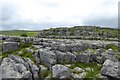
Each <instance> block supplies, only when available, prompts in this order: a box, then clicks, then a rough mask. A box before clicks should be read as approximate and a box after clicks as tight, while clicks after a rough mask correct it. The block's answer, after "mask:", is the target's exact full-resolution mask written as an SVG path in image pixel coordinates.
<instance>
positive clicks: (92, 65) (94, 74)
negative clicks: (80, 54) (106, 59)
mask: <svg viewBox="0 0 120 80" xmlns="http://www.w3.org/2000/svg"><path fill="white" fill-rule="evenodd" d="M75 67H80V68H82V69H84V70H85V69H86V68H88V67H89V68H90V69H93V71H92V70H90V71H87V70H85V71H86V76H84V78H98V74H99V73H100V71H101V68H102V65H97V63H74V64H73V65H71V66H70V67H69V68H71V69H74V68H75Z"/></svg>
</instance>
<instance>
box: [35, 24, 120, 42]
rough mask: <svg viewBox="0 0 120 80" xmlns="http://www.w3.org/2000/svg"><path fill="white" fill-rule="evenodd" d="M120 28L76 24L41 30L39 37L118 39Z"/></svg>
mask: <svg viewBox="0 0 120 80" xmlns="http://www.w3.org/2000/svg"><path fill="white" fill-rule="evenodd" d="M118 31H120V30H118V29H116V28H107V27H106V28H103V27H97V26H74V27H70V28H67V27H62V28H50V29H45V30H41V31H39V34H38V35H37V37H38V38H65V39H70V38H71V39H72V38H73V39H100V40H101V39H108V38H109V39H110V38H112V39H118V37H119V34H118Z"/></svg>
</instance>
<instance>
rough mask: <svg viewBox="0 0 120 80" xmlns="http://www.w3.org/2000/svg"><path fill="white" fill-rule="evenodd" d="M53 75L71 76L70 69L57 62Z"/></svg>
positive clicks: (56, 76)
mask: <svg viewBox="0 0 120 80" xmlns="http://www.w3.org/2000/svg"><path fill="white" fill-rule="evenodd" d="M52 75H53V77H54V78H70V76H71V73H70V69H69V68H68V67H66V66H63V65H60V64H56V65H54V66H53V67H52Z"/></svg>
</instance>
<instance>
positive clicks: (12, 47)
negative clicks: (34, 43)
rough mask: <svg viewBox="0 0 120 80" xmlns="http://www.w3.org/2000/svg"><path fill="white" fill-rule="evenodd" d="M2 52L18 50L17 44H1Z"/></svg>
mask: <svg viewBox="0 0 120 80" xmlns="http://www.w3.org/2000/svg"><path fill="white" fill-rule="evenodd" d="M2 48H3V49H2V50H3V52H8V51H13V50H16V49H18V48H19V44H18V43H17V42H3V47H2Z"/></svg>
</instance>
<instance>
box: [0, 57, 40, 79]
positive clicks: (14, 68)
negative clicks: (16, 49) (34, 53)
mask: <svg viewBox="0 0 120 80" xmlns="http://www.w3.org/2000/svg"><path fill="white" fill-rule="evenodd" d="M25 60H26V61H24V60H23V59H22V58H21V57H19V56H14V55H10V56H8V57H6V58H4V59H3V61H2V63H1V66H0V67H1V68H2V78H29V79H30V80H31V79H33V78H39V77H38V71H39V69H38V67H37V66H36V65H35V64H33V62H32V61H31V60H29V59H28V58H27V59H25ZM36 75H37V77H36Z"/></svg>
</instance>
